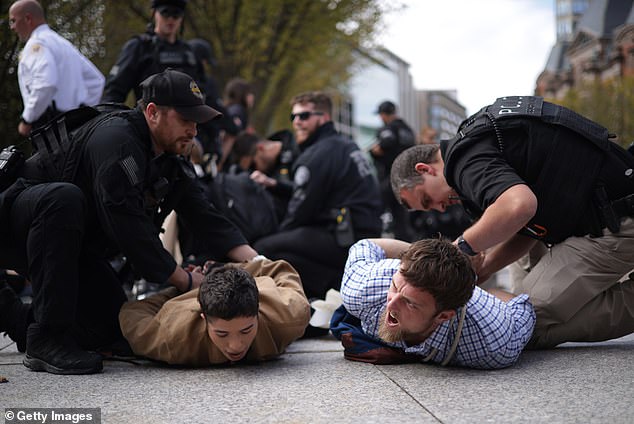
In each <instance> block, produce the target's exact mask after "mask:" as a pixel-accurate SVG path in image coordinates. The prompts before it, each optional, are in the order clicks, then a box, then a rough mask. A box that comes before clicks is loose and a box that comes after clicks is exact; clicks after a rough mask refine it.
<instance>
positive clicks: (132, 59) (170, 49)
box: [102, 33, 205, 103]
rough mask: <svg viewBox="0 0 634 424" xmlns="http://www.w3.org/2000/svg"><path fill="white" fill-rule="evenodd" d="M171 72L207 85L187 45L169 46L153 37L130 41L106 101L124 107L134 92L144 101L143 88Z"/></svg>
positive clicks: (111, 78)
mask: <svg viewBox="0 0 634 424" xmlns="http://www.w3.org/2000/svg"><path fill="white" fill-rule="evenodd" d="M167 68H172V69H176V70H178V71H181V72H184V73H186V74H187V75H189V76H190V77H192V78H193V79H194V80H195V81H196V82H197V83H198V84H199V85H201V86H203V85H204V84H203V83H204V80H205V75H204V70H203V66H202V64H201V63H200V62H199V61H198V60H197V59H196V56H195V55H194V52H193V50H192V48H191V47H190V46H189V45H188V44H187V43H185V42H184V41H181V40H176V42H174V43H168V42H167V41H165V40H164V39H162V38H161V37H159V36H157V35H156V34H149V33H145V34H141V35H138V36H136V37H134V38H132V39H131V40H128V42H127V43H126V44H125V45H124V46H123V49H121V53H120V54H119V57H118V58H117V62H116V63H115V65H114V66H113V67H112V69H111V70H110V74H109V75H108V77H107V78H106V86H105V87H104V92H103V96H102V101H103V102H117V103H123V102H124V101H125V99H126V98H127V97H128V93H129V92H130V90H134V94H135V95H136V98H137V99H139V98H141V92H140V90H139V84H140V83H141V82H143V80H145V79H146V78H147V77H149V76H150V75H154V74H156V73H159V72H162V71H164V70H165V69H167Z"/></svg>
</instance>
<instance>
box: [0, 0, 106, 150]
mask: <svg viewBox="0 0 634 424" xmlns="http://www.w3.org/2000/svg"><path fill="white" fill-rule="evenodd" d="M12 3H13V1H6V0H3V1H0V19H2V25H0V57H2V63H0V92H1V93H2V96H0V133H1V134H3V138H2V140H1V141H0V146H7V145H10V144H19V143H22V142H24V138H22V137H21V136H20V135H19V134H18V132H17V127H18V121H19V119H20V114H21V113H22V97H21V96H20V89H19V87H18V78H17V71H18V70H17V65H18V54H19V52H20V50H21V49H22V47H23V43H19V42H18V39H17V36H16V35H15V34H14V33H13V32H12V31H11V30H10V28H9V25H8V22H9V7H10V6H11V4H12ZM40 4H41V5H42V7H43V8H44V12H45V13H46V17H47V22H48V24H49V25H50V27H51V28H53V29H54V30H56V31H57V32H58V33H59V34H61V35H62V36H64V37H66V38H67V39H68V40H70V41H71V42H72V43H73V44H74V45H75V46H76V47H77V48H78V49H79V50H80V51H81V52H82V53H83V54H84V55H86V57H88V58H90V59H91V60H93V61H94V62H95V63H97V62H98V60H96V59H98V57H99V55H100V54H102V51H103V44H104V42H105V38H104V34H103V17H104V12H105V7H104V6H103V2H100V1H95V0H49V1H46V0H42V1H41V2H40ZM102 70H103V69H102ZM67 83H71V82H67Z"/></svg>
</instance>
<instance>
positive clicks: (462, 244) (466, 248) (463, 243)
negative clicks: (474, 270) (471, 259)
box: [458, 234, 478, 256]
mask: <svg viewBox="0 0 634 424" xmlns="http://www.w3.org/2000/svg"><path fill="white" fill-rule="evenodd" d="M458 249H460V250H461V251H462V253H465V254H467V255H469V256H475V255H477V254H478V252H475V251H474V250H473V248H472V247H471V245H470V244H469V243H467V240H465V239H464V237H462V234H460V237H458Z"/></svg>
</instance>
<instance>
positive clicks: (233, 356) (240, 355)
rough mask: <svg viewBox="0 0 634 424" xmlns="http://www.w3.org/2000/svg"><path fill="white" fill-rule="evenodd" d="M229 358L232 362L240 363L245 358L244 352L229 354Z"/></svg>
mask: <svg viewBox="0 0 634 424" xmlns="http://www.w3.org/2000/svg"><path fill="white" fill-rule="evenodd" d="M227 356H228V357H229V360H231V361H234V362H235V361H239V360H240V359H242V358H243V357H244V352H241V353H229V352H227Z"/></svg>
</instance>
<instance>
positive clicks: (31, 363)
mask: <svg viewBox="0 0 634 424" xmlns="http://www.w3.org/2000/svg"><path fill="white" fill-rule="evenodd" d="M22 364H24V366H25V367H27V368H29V369H30V370H33V371H46V372H48V373H51V374H58V375H79V374H96V373H99V372H101V371H102V370H103V364H98V365H96V366H94V367H90V368H70V369H66V368H58V367H56V366H53V365H51V364H49V363H48V362H45V361H43V360H41V359H37V358H33V357H32V356H29V355H26V357H25V358H24V360H23V361H22Z"/></svg>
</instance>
